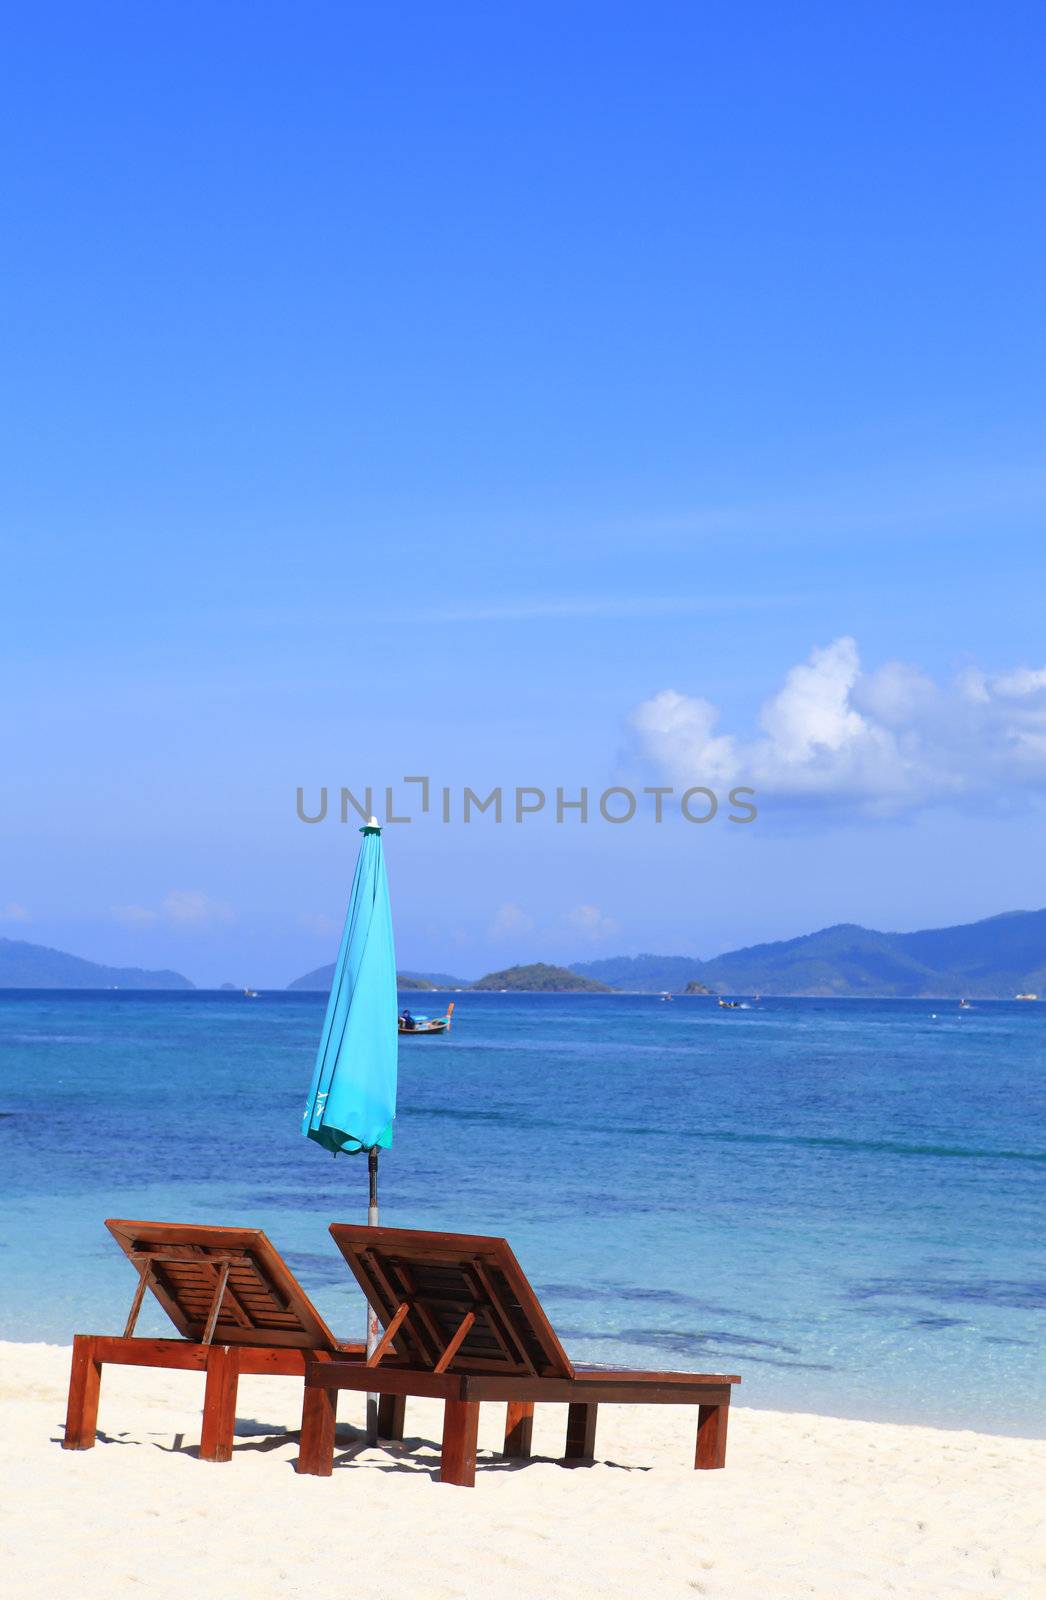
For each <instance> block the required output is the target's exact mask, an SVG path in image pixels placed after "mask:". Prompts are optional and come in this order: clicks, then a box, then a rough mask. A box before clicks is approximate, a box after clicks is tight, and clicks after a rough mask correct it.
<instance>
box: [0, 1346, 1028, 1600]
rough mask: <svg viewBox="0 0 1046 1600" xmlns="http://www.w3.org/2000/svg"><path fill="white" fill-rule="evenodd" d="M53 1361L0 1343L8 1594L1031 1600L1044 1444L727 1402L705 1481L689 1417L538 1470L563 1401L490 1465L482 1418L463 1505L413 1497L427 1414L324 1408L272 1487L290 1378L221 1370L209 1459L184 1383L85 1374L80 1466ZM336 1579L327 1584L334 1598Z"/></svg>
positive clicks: (415, 1404) (634, 1430) (619, 1417)
mask: <svg viewBox="0 0 1046 1600" xmlns="http://www.w3.org/2000/svg"><path fill="white" fill-rule="evenodd" d="M68 1366H69V1347H67V1346H62V1345H41V1344H35V1345H34V1344H20V1343H11V1342H8V1343H5V1344H3V1345H2V1346H0V1459H2V1460H3V1461H4V1467H3V1469H2V1470H3V1477H4V1481H5V1484H6V1485H9V1486H10V1487H9V1488H8V1489H7V1491H6V1494H5V1509H6V1510H7V1511H8V1516H7V1517H6V1518H5V1519H4V1524H3V1528H2V1530H0V1553H2V1559H3V1561H4V1567H5V1579H6V1580H7V1586H6V1592H7V1594H9V1595H10V1597H11V1600H37V1597H38V1596H39V1594H40V1593H42V1592H45V1591H46V1592H50V1593H56V1594H59V1595H65V1594H72V1593H76V1594H77V1595H78V1596H79V1597H80V1600H120V1597H122V1596H124V1595H131V1594H145V1595H147V1596H148V1597H149V1600H175V1597H176V1596H178V1597H182V1596H184V1594H185V1592H186V1591H187V1590H190V1591H192V1592H194V1593H196V1594H197V1595H199V1596H200V1597H201V1600H212V1597H213V1600H218V1597H219V1596H221V1595H224V1594H227V1593H231V1592H243V1593H248V1592H249V1593H251V1594H253V1595H256V1596H258V1597H259V1600H268V1597H273V1600H298V1597H301V1600H305V1597H306V1596H313V1595H315V1594H316V1593H321V1592H325V1591H326V1592H336V1593H341V1592H345V1590H346V1587H347V1586H350V1587H351V1593H352V1594H353V1596H354V1597H359V1600H399V1597H401V1596H404V1595H418V1596H422V1597H424V1600H473V1597H476V1600H479V1597H480V1596H484V1597H486V1596H499V1597H500V1596H501V1595H502V1594H512V1595H513V1596H515V1597H516V1600H597V1597H598V1600H634V1597H635V1596H636V1595H638V1594H642V1593H654V1594H657V1595H658V1596H659V1600H660V1597H669V1600H693V1596H694V1595H695V1594H696V1595H702V1596H706V1597H708V1600H766V1597H767V1596H773V1600H799V1597H800V1596H802V1597H804V1600H808V1597H811V1596H813V1597H815V1600H840V1597H841V1596H844V1595H845V1596H846V1600H881V1596H882V1594H883V1593H884V1592H889V1593H891V1594H893V1595H895V1596H897V1597H902V1600H961V1597H963V1596H965V1597H967V1600H969V1597H971V1596H974V1595H975V1596H977V1597H978V1600H986V1597H988V1596H996V1595H997V1596H998V1597H999V1600H1035V1597H1037V1596H1038V1595H1040V1594H1041V1593H1042V1590H1043V1584H1044V1582H1046V1521H1044V1520H1043V1516H1042V1512H1041V1510H1040V1498H1041V1497H1040V1494H1039V1489H1040V1486H1041V1479H1042V1475H1043V1473H1044V1472H1046V1441H1042V1440H1025V1439H1015V1438H1010V1437H1003V1436H998V1435H992V1434H984V1433H971V1432H968V1431H960V1430H955V1431H953V1430H949V1429H939V1428H929V1427H925V1426H921V1425H918V1426H916V1425H907V1424H899V1423H868V1422H854V1421H849V1420H846V1419H840V1418H830V1417H822V1416H818V1415H813V1414H807V1413H798V1412H796V1413H788V1412H779V1411H757V1410H752V1409H748V1408H746V1407H745V1406H744V1405H735V1406H733V1407H732V1408H731V1422H730V1439H729V1445H728V1453H727V1465H726V1469H725V1470H724V1471H722V1472H694V1471H693V1470H692V1461H693V1427H694V1419H693V1417H692V1416H691V1415H690V1414H689V1413H687V1412H685V1411H683V1410H682V1409H681V1408H675V1407H658V1406H648V1407H614V1406H606V1407H602V1408H601V1410H600V1416H599V1422H598V1427H597V1434H596V1445H595V1461H594V1463H593V1465H591V1466H584V1467H571V1468H565V1467H563V1466H562V1465H561V1464H560V1462H559V1460H558V1456H559V1455H560V1454H561V1452H562V1442H563V1441H562V1434H563V1426H564V1417H563V1407H562V1406H556V1405H547V1406H539V1407H538V1408H537V1417H536V1424H535V1433H534V1456H533V1459H532V1460H531V1461H529V1462H527V1463H514V1462H505V1461H502V1460H501V1459H500V1456H499V1449H500V1439H501V1430H502V1427H503V1423H504V1415H503V1413H504V1407H503V1406H501V1405H495V1404H490V1405H485V1406H484V1407H483V1410H482V1415H481V1420H480V1436H479V1444H480V1458H479V1466H478V1471H477V1474H476V1486H475V1488H474V1489H458V1488H453V1487H451V1486H449V1485H446V1484H441V1483H438V1482H436V1481H435V1479H434V1475H433V1474H434V1469H435V1465H436V1460H437V1456H438V1449H439V1438H440V1432H441V1424H442V1413H441V1407H440V1405H439V1404H438V1403H437V1402H435V1401H411V1402H409V1403H408V1410H407V1418H406V1438H405V1441H404V1443H403V1444H402V1445H391V1444H390V1445H382V1446H378V1447H377V1448H375V1449H369V1448H367V1447H366V1444H365V1442H364V1440H363V1438H362V1434H361V1429H362V1423H363V1406H362V1396H351V1397H350V1396H343V1397H342V1404H341V1406H340V1408H339V1429H338V1436H337V1446H336V1463H335V1470H334V1473H333V1475H332V1477H331V1478H329V1479H319V1478H302V1477H299V1476H298V1475H297V1474H296V1473H295V1471H294V1460H295V1457H296V1454H297V1436H296V1435H297V1428H298V1424H299V1419H300V1411H301V1384H300V1380H294V1379H287V1378H244V1379H243V1380H242V1384H241V1390H240V1398H239V1404H238V1406H237V1415H238V1422H237V1431H236V1442H235V1448H234V1453H233V1460H232V1461H231V1462H229V1463H227V1464H223V1465H212V1464H209V1463H205V1462H201V1461H199V1460H197V1459H195V1448H196V1444H197V1441H198V1439H199V1429H200V1407H201V1402H202V1379H201V1376H200V1374H198V1373H188V1372H178V1373H172V1372H168V1371H166V1370H163V1369H139V1368H106V1369H105V1373H104V1376H103V1380H102V1396H101V1408H100V1411H99V1429H100V1431H99V1442H98V1444H97V1445H96V1446H95V1448H94V1449H93V1450H89V1451H83V1452H79V1451H64V1450H62V1449H61V1448H60V1442H61V1437H62V1423H63V1420H64V1413H65V1394H66V1384H67V1380H68ZM350 1574H351V1585H350Z"/></svg>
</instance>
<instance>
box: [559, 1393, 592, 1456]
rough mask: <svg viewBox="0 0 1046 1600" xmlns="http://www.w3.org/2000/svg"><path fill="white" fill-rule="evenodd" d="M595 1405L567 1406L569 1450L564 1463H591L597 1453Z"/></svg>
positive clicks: (580, 1402) (583, 1403)
mask: <svg viewBox="0 0 1046 1600" xmlns="http://www.w3.org/2000/svg"><path fill="white" fill-rule="evenodd" d="M598 1410H599V1407H598V1406H597V1405H596V1404H595V1403H594V1402H592V1403H588V1402H586V1401H579V1402H577V1403H576V1404H574V1405H569V1406H567V1448H566V1450H565V1452H564V1455H563V1459H564V1461H591V1460H592V1459H593V1457H594V1456H595V1453H596V1413H597V1412H598Z"/></svg>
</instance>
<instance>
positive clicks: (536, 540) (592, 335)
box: [0, 4, 1046, 984]
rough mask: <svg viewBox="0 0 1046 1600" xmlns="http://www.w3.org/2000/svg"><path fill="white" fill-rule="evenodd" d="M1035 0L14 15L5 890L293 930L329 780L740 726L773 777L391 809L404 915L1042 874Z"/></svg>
mask: <svg viewBox="0 0 1046 1600" xmlns="http://www.w3.org/2000/svg"><path fill="white" fill-rule="evenodd" d="M1003 21H1004V24H1005V25H1003ZM1044 44H1046V27H1044V24H1043V18H1042V13H1041V10H1039V9H1038V8H1035V7H1031V6H1027V7H1022V6H1020V5H1016V6H1013V7H1010V8H1008V9H1007V12H1006V15H1005V18H1004V19H1000V16H999V13H998V12H997V11H995V10H993V9H990V8H988V7H987V6H970V5H967V6H963V5H959V6H947V7H945V6H943V5H941V6H932V5H927V6H922V7H918V8H912V7H901V6H890V5H876V6H874V7H872V6H855V7H848V8H845V10H840V8H838V7H828V6H803V7H797V8H781V7H776V6H761V5H753V6H749V7H746V8H744V9H743V10H737V9H736V8H735V9H733V10H729V9H728V8H725V7H712V6H689V5H686V6H684V5H657V4H654V5H648V6H645V7H643V8H641V9H640V8H637V7H623V6H614V5H610V6H608V5H600V6H594V5H592V6H587V5H572V4H565V5H562V4H561V5H556V6H543V5H530V6H526V7H493V8H492V7H480V6H453V7H450V8H442V7H441V8H435V7H430V6H421V5H401V6H398V7H395V8H377V7H366V8H363V7H357V6H352V5H348V6H341V5H339V6H327V5H310V6H306V7H295V8H291V7H288V6H278V5H270V6H254V5H252V6H249V7H248V6H245V5H237V4H229V5H224V6H222V7H220V8H215V7H205V6H198V5H197V6H194V5H187V6H182V7H178V8H173V7H150V8H142V7H134V6H129V5H127V6H121V5H101V6H99V7H93V8H91V10H90V12H89V13H88V12H85V11H84V10H83V9H82V8H78V7H71V6H68V7H63V6H44V7H41V8H38V9H36V10H34V11H33V12H32V13H29V12H23V13H22V14H21V15H20V16H19V17H17V18H15V19H14V20H13V21H12V22H11V23H9V29H8V40H7V48H6V50H5V56H6V60H5V64H4V68H3V74H4V78H5V82H4V102H5V107H6V120H7V124H8V128H9V133H10V135H11V137H10V140H9V146H8V154H7V158H6V162H5V172H4V189H5V221H6V228H5V232H6V235H7V244H6V252H5V254H6V263H5V282H6V294H5V311H6V318H5V338H4V345H5V361H4V373H3V377H2V380H0V382H2V391H0V406H2V416H0V423H2V427H0V452H2V455H3V472H2V491H0V492H2V497H3V518H2V523H0V527H2V534H0V537H2V540H3V583H2V590H0V606H2V632H0V653H2V659H3V665H4V669H5V678H6V684H7V693H6V694H5V696H4V709H3V720H4V724H5V727H4V749H5V755H6V759H5V762H4V767H3V773H2V778H0V795H2V803H3V808H4V814H5V818H6V821H5V826H4V829H3V842H2V855H0V874H2V875H0V916H2V917H3V920H2V921H0V934H5V935H7V936H9V937H16V938H27V939H32V940H35V941H39V942H42V943H50V944H55V945H59V946H61V947H63V948H68V949H72V950H74V951H77V952H79V953H82V954H85V955H89V956H94V957H96V958H98V959H102V960H108V961H113V962H120V963H135V964H140V965H146V966H159V965H173V966H176V967H179V968H180V969H181V970H183V971H185V972H187V973H188V974H189V975H190V976H191V977H193V978H194V979H196V980H197V981H201V982H219V981H221V980H223V979H225V978H230V979H233V980H235V981H244V982H246V981H250V982H253V983H264V984H276V983H281V982H286V981H287V980H289V979H290V978H292V977H294V976H296V975H297V974H298V973H299V972H302V971H304V970H306V969H308V968H310V967H312V966H315V965H318V964H319V963H320V962H322V961H323V960H325V959H330V958H332V955H333V946H334V942H335V940H336V930H337V925H338V922H339V920H340V916H341V914H342V910H343V907H344V902H345V898H346V894H347V888H348V883H349V880H350V878H351V871H352V865H353V860H354V856H355V848H356V843H357V839H356V835H355V832H354V830H353V829H352V828H349V827H341V826H339V825H338V824H336V823H332V822H328V823H326V824H324V825H323V826H317V827H311V828H309V827H304V826H303V825H302V824H300V823H299V822H298V821H297V820H296V818H295V810H294V800H295V789H296V787H297V786H298V785H299V784H300V785H303V786H304V787H305V788H306V790H307V792H308V793H316V792H317V791H318V789H319V786H320V785H321V784H327V785H329V786H331V788H332V789H337V788H338V786H340V785H341V784H347V785H350V786H354V787H358V786H362V785H364V784H366V783H367V782H370V783H372V784H374V785H376V786H383V785H384V784H386V783H394V784H395V783H396V782H397V781H398V780H399V779H400V778H401V777H402V776H403V775H404V774H408V773H427V774H429V775H431V777H432V779H433V782H434V783H436V784H443V783H446V784H448V785H450V786H451V787H452V788H454V790H455V792H457V793H460V790H461V788H462V786H463V785H465V784H470V785H472V786H473V787H476V788H479V789H480V790H481V792H483V793H486V792H487V790H489V788H490V787H492V786H493V785H495V784H502V785H504V786H506V787H507V788H511V787H512V786H514V785H516V784H539V785H543V786H545V787H546V788H548V789H549V790H550V791H551V790H554V788H555V786H556V785H562V786H563V787H564V788H566V789H568V790H571V791H576V790H577V788H578V787H579V786H580V785H582V784H585V785H587V786H589V788H590V789H591V790H592V791H593V794H598V793H599V792H600V791H601V790H602V789H603V788H605V787H606V786H607V785H608V784H612V783H632V784H635V785H637V786H640V787H641V786H642V785H643V784H644V783H646V784H656V783H658V782H662V783H670V782H674V783H675V784H676V786H677V788H678V787H679V786H680V785H681V784H684V783H685V782H686V781H688V780H692V781H693V782H695V783H700V782H702V780H703V778H707V774H708V773H709V772H715V773H716V774H718V777H717V779H716V782H715V783H714V784H713V787H716V786H717V785H718V782H719V778H723V779H724V780H726V779H729V778H730V777H731V775H733V776H734V777H736V778H738V780H739V781H743V779H744V777H745V775H746V774H747V773H751V772H754V773H756V775H757V777H758V780H759V781H758V783H757V784H756V787H757V789H758V790H759V802H760V816H759V819H758V821H757V822H756V823H755V824H753V825H752V826H750V827H736V826H729V825H728V824H726V823H725V822H724V821H722V820H721V818H719V817H717V819H716V820H715V822H714V823H713V824H711V825H709V826H707V827H700V828H698V827H693V826H688V825H687V824H685V823H683V822H681V821H679V820H678V819H671V820H666V823H665V824H663V825H662V826H660V827H658V826H656V825H655V824H654V823H653V821H652V820H651V819H650V818H649V816H647V815H645V814H644V815H643V816H640V817H637V819H636V820H635V821H634V822H633V823H631V824H629V825H627V826H622V827H612V826H609V825H606V824H602V825H600V824H596V823H590V824H589V825H587V826H585V827H581V826H573V827H571V826H570V825H569V824H564V825H563V826H555V825H550V824H548V823H547V822H546V821H545V820H543V819H537V820H535V821H534V822H533V823H528V824H526V825H524V826H521V827H516V826H512V825H507V824H503V825H502V826H501V827H495V826H493V824H489V825H484V824H483V823H482V822H477V823H474V824H473V825H472V826H470V827H468V828H465V827H462V826H461V825H460V824H455V825H451V826H443V825H441V824H439V823H438V822H437V821H436V820H435V819H433V818H432V817H430V818H427V819H420V818H419V819H418V820H417V821H416V822H414V823H412V824H410V825H409V826H401V827H399V828H390V829H388V830H387V834H386V842H387V854H388V859H389V870H390V877H391V881H392V886H393V894H394V910H395V913H396V921H397V933H398V939H399V953H400V959H401V964H403V965H406V966H415V967H423V968H424V967H434V968H440V969H444V970H451V971H461V972H464V973H465V974H471V973H475V972H479V971H481V970H484V969H486V968H487V967H490V966H493V965H502V964H507V963H508V962H510V961H513V960H517V959H533V958H539V957H547V958H549V959H561V960H569V959H584V958H588V957H592V956H598V955H600V954H616V953H618V952H620V951H638V950H642V949H653V950H659V951H665V952H673V953H675V952H692V953H694V954H699V955H709V954H713V953H714V952H715V951H717V950H719V949H723V948H728V947H730V946H732V945H736V944H739V943H743V942H751V941H754V940H757V939H761V938H766V937H779V936H785V935H789V934H792V933H798V932H804V931H808V930H809V929H810V928H812V927H815V926H819V925H822V924H824V923H827V922H832V921H838V920H855V921H862V922H865V923H869V924H874V925H878V926H883V927H891V928H907V927H915V926H925V925H931V924H934V923H940V922H948V921H956V920H966V919H969V918H973V917H976V916H980V915H986V914H989V913H992V912H994V911H998V910H1003V909H1006V908H1009V907H1012V906H1018V905H1038V904H1040V903H1043V902H1044V901H1046V893H1044V892H1043V891H1042V889H1041V888H1040V884H1039V882H1038V880H1037V878H1036V874H1035V870H1034V863H1035V862H1036V861H1037V860H1039V859H1041V858H1042V847H1043V844H1044V842H1046V839H1044V835H1046V827H1044V821H1043V812H1042V808H1041V796H1042V792H1043V789H1046V744H1044V740H1046V720H1044V719H1046V707H1044V704H1043V701H1044V695H1046V680H1043V681H1041V682H1040V681H1039V679H1038V678H1036V676H1035V674H1036V673H1037V672H1038V671H1039V670H1040V669H1041V668H1042V667H1043V666H1044V664H1046V640H1044V638H1043V628H1042V614H1043V549H1044V541H1043V522H1044V511H1046V464H1044V460H1043V451H1042V439H1043V421H1044V412H1046V401H1044V393H1046V391H1044V386H1043V370H1044V368H1043V356H1044V349H1043V346H1044V340H1046V334H1044V329H1046V321H1044V318H1043V303H1042V302H1043V289H1042V285H1043V283H1044V282H1046V271H1044V268H1046V262H1044V259H1043V258H1044V254H1046V252H1044V242H1046V240H1044V233H1046V222H1044V217H1043V211H1042V207H1041V203H1040V197H1041V193H1042V189H1043V181H1044V170H1043V169H1044V154H1046V134H1044V119H1043V111H1042V96H1041V84H1042V79H1043V68H1044V64H1046V63H1044V55H1046V49H1044ZM841 640H853V641H855V643H854V645H853V646H846V645H838V644H837V641H841ZM815 652H821V654H820V655H815V654H814V653H815ZM811 660H812V661H813V663H814V664H813V666H810V665H807V666H806V667H804V665H803V664H804V663H807V664H809V663H810V662H811ZM894 663H901V664H902V666H900V667H898V666H894V665H892V664H894ZM797 670H798V672H799V676H798V677H797V676H796V672H797ZM1022 672H1023V673H1024V674H1025V676H1024V677H1020V674H1021V673H1022ZM804 674H805V676H804ZM790 675H791V676H790ZM666 693H670V694H671V695H674V696H675V697H677V698H676V699H675V700H673V701H672V702H671V707H670V708H669V709H670V710H671V714H670V715H667V714H666V707H667V706H668V702H666V701H665V700H664V699H663V698H660V697H663V696H664V695H665V694H666ZM705 707H709V708H712V707H714V708H715V711H714V713H713V712H712V711H711V710H707V711H706V710H705V709H703V708H705ZM826 719H827V720H826ZM720 739H725V740H727V741H728V744H727V746H725V747H724V746H722V745H718V744H716V743H715V742H714V741H716V740H720ZM710 741H711V742H710ZM826 741H827V742H826Z"/></svg>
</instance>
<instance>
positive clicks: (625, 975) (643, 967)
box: [570, 955, 701, 994]
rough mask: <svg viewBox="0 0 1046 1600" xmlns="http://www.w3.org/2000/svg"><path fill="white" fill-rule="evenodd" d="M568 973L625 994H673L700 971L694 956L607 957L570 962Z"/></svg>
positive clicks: (699, 963) (699, 964)
mask: <svg viewBox="0 0 1046 1600" xmlns="http://www.w3.org/2000/svg"><path fill="white" fill-rule="evenodd" d="M570 970H571V972H579V973H580V974H581V976H582V977H584V978H595V979H596V980H597V981H598V982H599V983H606V984H609V985H610V987H611V989H622V990H624V991H625V992H626V993H627V994H661V993H662V992H663V991H664V990H666V989H667V990H668V991H669V992H670V993H672V994H675V993H676V992H677V991H678V990H681V989H684V988H685V987H686V985H687V984H688V983H690V982H691V981H692V980H693V979H695V978H696V977H697V975H698V973H699V972H700V970H701V962H700V961H698V959H697V957H696V956H649V955H647V956H609V957H607V958H605V959H604V960H602V961H573V962H571V965H570Z"/></svg>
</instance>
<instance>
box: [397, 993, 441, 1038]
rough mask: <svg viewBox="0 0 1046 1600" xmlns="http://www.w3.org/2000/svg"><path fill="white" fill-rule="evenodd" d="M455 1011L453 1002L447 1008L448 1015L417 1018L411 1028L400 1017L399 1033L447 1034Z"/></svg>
mask: <svg viewBox="0 0 1046 1600" xmlns="http://www.w3.org/2000/svg"><path fill="white" fill-rule="evenodd" d="M453 1010H454V1002H453V1000H452V1001H451V1002H450V1004H449V1005H448V1007H447V1010H446V1013H445V1014H444V1015H443V1016H442V1017H415V1018H414V1026H413V1027H411V1026H410V1024H409V1023H407V1022H404V1020H403V1018H402V1017H400V1018H399V1019H398V1021H399V1031H400V1033H446V1032H447V1030H448V1028H449V1027H450V1019H451V1014H452V1013H453Z"/></svg>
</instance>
